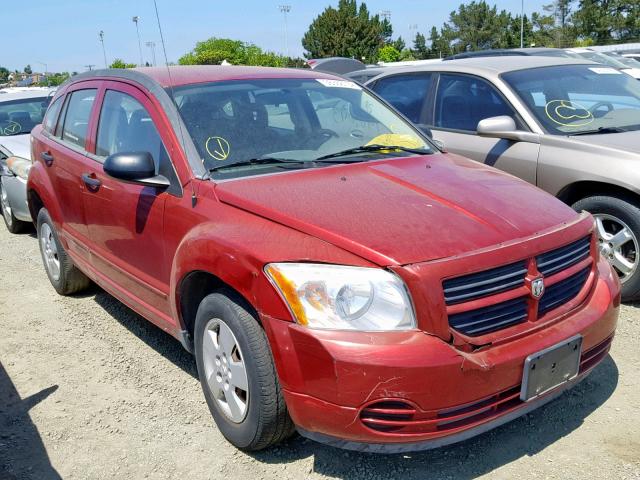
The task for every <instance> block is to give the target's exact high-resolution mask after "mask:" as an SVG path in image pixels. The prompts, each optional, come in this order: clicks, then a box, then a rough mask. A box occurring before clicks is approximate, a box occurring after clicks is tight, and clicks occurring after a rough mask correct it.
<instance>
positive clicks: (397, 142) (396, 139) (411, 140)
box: [367, 133, 424, 148]
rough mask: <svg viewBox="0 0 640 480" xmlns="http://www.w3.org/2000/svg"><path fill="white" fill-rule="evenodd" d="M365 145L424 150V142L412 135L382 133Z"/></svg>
mask: <svg viewBox="0 0 640 480" xmlns="http://www.w3.org/2000/svg"><path fill="white" fill-rule="evenodd" d="M367 145H385V146H386V145H388V146H390V147H393V146H397V147H405V148H424V142H423V141H422V140H420V139H419V138H418V137H414V136H413V135H407V134H400V133H384V134H382V135H378V136H377V137H375V138H373V139H371V141H370V142H369V143H367Z"/></svg>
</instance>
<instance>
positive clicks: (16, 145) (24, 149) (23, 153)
mask: <svg viewBox="0 0 640 480" xmlns="http://www.w3.org/2000/svg"><path fill="white" fill-rule="evenodd" d="M29 139H30V135H29V134H23V135H7V136H4V135H2V136H0V145H2V146H3V147H4V149H5V150H8V151H9V152H10V153H11V155H15V156H16V157H22V158H26V159H30V158H31V141H30V140H29Z"/></svg>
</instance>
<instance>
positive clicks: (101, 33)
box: [98, 30, 109, 68]
mask: <svg viewBox="0 0 640 480" xmlns="http://www.w3.org/2000/svg"><path fill="white" fill-rule="evenodd" d="M98 36H99V37H100V43H101V44H102V56H103V57H104V68H109V65H107V51H106V50H105V49H104V31H103V30H100V33H98Z"/></svg>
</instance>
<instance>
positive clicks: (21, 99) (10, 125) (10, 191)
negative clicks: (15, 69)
mask: <svg viewBox="0 0 640 480" xmlns="http://www.w3.org/2000/svg"><path fill="white" fill-rule="evenodd" d="M52 92H53V90H51V89H44V88H30V89H21V90H18V91H6V90H4V91H2V90H0V206H1V207H2V217H3V218H4V222H5V224H6V226H7V228H8V229H9V231H10V232H11V233H18V232H20V231H22V230H24V228H25V227H26V226H27V225H28V224H29V223H30V222H31V215H30V214H29V209H28V208H27V178H28V175H29V170H30V169H31V153H30V150H31V148H30V136H29V134H30V133H31V129H32V128H33V127H35V126H36V125H37V124H39V123H41V122H42V119H43V117H44V113H45V111H46V109H47V106H48V105H49V100H50V98H51V96H50V95H51V93H52Z"/></svg>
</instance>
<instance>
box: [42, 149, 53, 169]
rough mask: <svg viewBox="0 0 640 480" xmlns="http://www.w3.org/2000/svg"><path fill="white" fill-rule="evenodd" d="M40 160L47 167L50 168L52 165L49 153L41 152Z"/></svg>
mask: <svg viewBox="0 0 640 480" xmlns="http://www.w3.org/2000/svg"><path fill="white" fill-rule="evenodd" d="M40 158H42V160H43V161H44V163H45V165H46V166H47V167H50V166H51V165H52V164H53V155H51V154H50V153H49V152H42V153H41V154H40Z"/></svg>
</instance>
